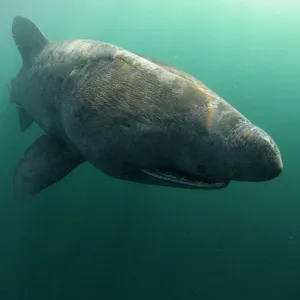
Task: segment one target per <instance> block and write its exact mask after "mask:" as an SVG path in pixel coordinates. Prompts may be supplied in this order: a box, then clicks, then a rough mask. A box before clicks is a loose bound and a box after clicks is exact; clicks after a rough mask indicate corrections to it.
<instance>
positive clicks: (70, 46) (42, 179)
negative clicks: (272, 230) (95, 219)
mask: <svg viewBox="0 0 300 300" xmlns="http://www.w3.org/2000/svg"><path fill="white" fill-rule="evenodd" d="M12 34H13V38H14V41H15V44H16V46H17V48H18V50H19V52H20V54H21V56H22V61H23V64H22V67H21V69H20V70H19V72H18V74H17V76H16V77H15V78H14V79H13V80H12V81H11V101H12V102H13V103H16V104H17V105H18V106H19V120H20V130H21V131H25V130H26V129H28V128H29V127H30V125H31V124H32V123H33V122H35V123H36V124H37V125H38V126H40V127H41V128H42V130H43V131H44V132H45V134H43V135H42V136H40V137H39V138H38V139H37V140H36V141H35V142H34V143H33V144H32V145H31V146H30V147H29V148H28V149H27V151H26V152H25V154H24V156H23V158H22V159H21V160H20V162H19V163H18V165H17V167H16V170H15V174H14V190H15V194H16V198H17V200H18V201H22V200H24V199H26V198H27V197H29V196H33V195H35V194H36V193H38V192H40V191H42V190H43V189H45V188H47V187H49V186H51V185H52V184H54V183H56V182H57V181H59V180H61V179H62V178H63V177H65V176H66V175H68V174H69V173H70V172H72V171H73V170H74V169H75V168H76V167H77V166H79V165H80V164H82V163H84V162H89V163H90V164H92V165H93V166H94V167H96V168H97V169H98V170H100V171H101V172H103V173H104V174H106V175H108V176H110V177H113V178H117V179H121V180H128V181H133V182H137V183H144V184H150V185H160V186H171V187H181V188H190V189H219V188H224V187H226V186H228V184H229V182H230V181H248V182H259V181H266V180H271V179H274V178H276V177H278V176H279V174H280V173H281V172H282V168H283V165H282V159H281V154H280V151H279V149H278V147H277V146H276V144H275V142H274V141H273V139H272V138H271V137H270V136H269V135H268V134H267V133H266V132H265V131H264V130H263V129H261V128H259V127H257V126H255V125H254V124H253V123H251V122H250V121H249V120H248V119H247V118H246V117H245V116H243V115H242V114H241V113H240V112H239V111H237V110H236V109H235V108H233V107H232V106H231V105H230V104H229V103H228V102H226V101H225V100H224V99H222V98H221V97H220V96H219V95H217V94H216V93H215V92H213V91H212V90H211V89H210V88H208V87H207V86H206V85H204V84H203V83H202V82H201V81H199V80H198V79H196V78H194V77H193V76H191V75H189V74H187V73H185V72H183V71H181V70H179V69H177V68H174V67H172V66H170V65H168V64H167V63H165V62H162V61H159V60H157V59H154V58H151V57H146V56H142V55H138V54H134V53H132V52H129V51H127V50H125V49H122V48H120V47H117V46H115V45H111V44H107V43H103V42H99V41H93V40H64V41H60V42H53V41H50V40H49V39H48V38H47V37H46V36H45V35H44V34H43V33H42V32H41V30H40V29H39V28H38V27H37V26H36V25H35V24H33V23H32V22H31V21H30V20H28V19H26V18H24V17H21V16H16V17H15V18H14V20H13V24H12Z"/></svg>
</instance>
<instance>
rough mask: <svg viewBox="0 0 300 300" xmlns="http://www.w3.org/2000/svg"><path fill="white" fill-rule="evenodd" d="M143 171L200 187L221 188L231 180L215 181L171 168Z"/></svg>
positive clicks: (181, 183) (170, 180) (167, 179)
mask: <svg viewBox="0 0 300 300" xmlns="http://www.w3.org/2000/svg"><path fill="white" fill-rule="evenodd" d="M143 172H144V173H145V174H147V175H149V176H152V177H155V178H157V179H161V180H165V181H169V182H173V183H176V184H180V185H185V186H187V187H191V188H199V189H220V188H224V187H226V186H227V185H228V184H229V181H223V182H215V181H212V180H209V179H206V178H204V177H203V176H200V175H193V174H189V173H186V172H183V171H179V170H171V169H155V170H149V169H143Z"/></svg>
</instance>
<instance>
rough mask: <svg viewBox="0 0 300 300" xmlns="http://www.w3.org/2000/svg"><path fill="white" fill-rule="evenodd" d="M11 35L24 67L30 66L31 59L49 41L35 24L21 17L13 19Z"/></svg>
mask: <svg viewBox="0 0 300 300" xmlns="http://www.w3.org/2000/svg"><path fill="white" fill-rule="evenodd" d="M12 34H13V37H14V40H15V43H16V46H17V47H18V49H19V51H20V53H21V55H22V58H23V64H24V65H27V64H30V63H31V61H32V59H33V58H34V57H35V56H36V55H38V54H39V53H40V52H41V51H42V50H43V48H44V47H45V46H46V45H47V44H48V43H49V40H48V39H47V38H46V37H45V35H44V34H43V33H42V32H41V31H40V29H39V28H38V27H37V26H36V25H35V24H33V23H32V22H31V21H29V20H28V19H26V18H24V17H21V16H16V17H15V18H14V20H13V24H12Z"/></svg>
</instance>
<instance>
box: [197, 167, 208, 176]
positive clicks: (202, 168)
mask: <svg viewBox="0 0 300 300" xmlns="http://www.w3.org/2000/svg"><path fill="white" fill-rule="evenodd" d="M197 172H198V173H200V174H205V173H206V167H205V166H204V165H198V167H197Z"/></svg>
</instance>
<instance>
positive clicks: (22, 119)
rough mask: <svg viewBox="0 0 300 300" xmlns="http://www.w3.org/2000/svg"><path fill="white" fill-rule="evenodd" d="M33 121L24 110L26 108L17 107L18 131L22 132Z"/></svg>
mask: <svg viewBox="0 0 300 300" xmlns="http://www.w3.org/2000/svg"><path fill="white" fill-rule="evenodd" d="M32 123H33V119H32V118H31V116H30V115H29V114H28V113H27V112H26V110H25V109H24V108H22V107H20V108H19V124H20V131H21V132H24V131H25V130H26V129H27V128H29V127H30V125H31V124H32Z"/></svg>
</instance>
